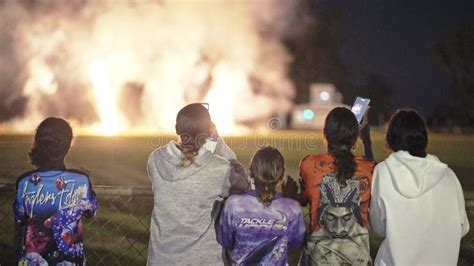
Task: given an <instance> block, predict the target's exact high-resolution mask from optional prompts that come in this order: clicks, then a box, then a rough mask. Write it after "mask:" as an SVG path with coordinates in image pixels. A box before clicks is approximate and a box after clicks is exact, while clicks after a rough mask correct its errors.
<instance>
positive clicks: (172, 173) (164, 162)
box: [152, 141, 212, 181]
mask: <svg viewBox="0 0 474 266" xmlns="http://www.w3.org/2000/svg"><path fill="white" fill-rule="evenodd" d="M152 156H153V157H152V158H153V161H154V164H155V166H156V168H157V171H158V173H159V174H160V176H161V178H162V179H164V180H167V181H179V180H183V179H186V178H188V177H190V176H192V175H194V174H196V173H197V172H199V171H201V170H202V168H203V167H200V166H201V165H202V163H204V162H205V161H206V160H209V159H210V157H212V154H211V153H210V152H209V151H208V150H206V149H205V148H204V147H201V149H200V150H199V152H198V155H197V156H196V157H195V161H194V162H195V163H194V164H191V165H189V166H186V167H183V166H181V158H182V156H183V153H182V152H181V150H179V149H178V147H177V146H176V141H171V142H169V143H168V144H166V145H165V146H162V147H160V148H159V149H157V150H156V151H155V152H154V153H153V155H152Z"/></svg>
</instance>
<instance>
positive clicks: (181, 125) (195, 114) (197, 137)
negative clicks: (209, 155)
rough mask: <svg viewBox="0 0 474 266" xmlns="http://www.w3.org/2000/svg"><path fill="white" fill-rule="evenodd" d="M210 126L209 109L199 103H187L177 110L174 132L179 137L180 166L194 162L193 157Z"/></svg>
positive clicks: (207, 134)
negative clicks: (181, 154)
mask: <svg viewBox="0 0 474 266" xmlns="http://www.w3.org/2000/svg"><path fill="white" fill-rule="evenodd" d="M212 126H213V124H212V121H211V116H210V115H209V111H208V110H207V109H206V108H205V107H204V106H203V105H202V104H200V103H193V104H189V105H187V106H185V107H183V108H182V109H181V110H180V111H179V112H178V115H177V117H176V133H177V134H178V135H179V137H180V142H179V143H178V145H177V146H178V149H180V150H181V152H182V153H183V156H182V158H181V166H188V165H191V164H194V163H195V161H194V160H195V157H196V156H197V155H198V152H199V149H200V148H201V146H202V145H204V143H206V140H207V137H209V134H210V131H211V128H212Z"/></svg>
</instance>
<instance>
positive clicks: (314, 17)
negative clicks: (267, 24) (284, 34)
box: [285, 0, 392, 124]
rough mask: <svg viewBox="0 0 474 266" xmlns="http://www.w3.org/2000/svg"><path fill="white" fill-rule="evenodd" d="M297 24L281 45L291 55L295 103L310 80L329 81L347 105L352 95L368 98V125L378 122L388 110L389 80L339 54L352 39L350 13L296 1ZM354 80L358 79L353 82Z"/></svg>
mask: <svg viewBox="0 0 474 266" xmlns="http://www.w3.org/2000/svg"><path fill="white" fill-rule="evenodd" d="M298 10H299V12H300V14H299V17H300V24H299V26H298V27H297V28H295V29H294V31H293V32H292V34H291V35H289V36H288V39H287V40H286V42H285V44H286V46H287V48H288V50H289V51H290V53H291V54H292V55H293V63H292V65H291V68H290V73H289V75H290V78H291V79H292V80H293V82H294V84H295V87H296V99H295V101H296V103H305V102H308V99H309V87H310V85H311V83H316V82H318V83H333V84H334V85H335V86H336V88H337V89H338V91H339V92H341V93H342V95H343V102H344V103H345V104H347V105H351V104H352V103H353V101H354V99H355V97H356V96H359V95H360V96H364V97H367V98H371V99H372V100H373V101H372V104H371V111H370V112H371V116H370V120H371V124H379V121H380V120H381V118H384V119H386V117H388V115H389V112H390V101H389V96H390V93H391V87H392V86H391V83H390V81H389V80H388V79H387V78H386V77H385V76H383V75H382V74H380V73H367V74H362V73H364V71H356V70H355V69H360V66H353V65H350V63H348V62H346V61H345V60H344V58H343V57H342V56H341V54H340V53H341V50H342V48H343V47H344V46H345V45H346V44H347V42H348V41H349V40H350V38H352V37H353V36H352V33H351V32H350V31H348V29H347V25H348V23H350V15H349V14H348V13H347V12H346V11H345V10H344V9H342V8H341V7H339V6H337V5H333V4H330V3H325V4H319V3H318V2H317V1H311V0H301V1H299V9H298ZM355 81H358V82H355Z"/></svg>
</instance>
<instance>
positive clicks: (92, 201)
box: [84, 181, 99, 218]
mask: <svg viewBox="0 0 474 266" xmlns="http://www.w3.org/2000/svg"><path fill="white" fill-rule="evenodd" d="M88 194H89V195H88V203H87V205H86V208H85V210H84V216H86V217H89V218H92V217H95V214H96V211H97V208H98V207H99V201H98V200H97V196H96V195H95V192H94V190H92V185H91V184H90V181H89V192H88Z"/></svg>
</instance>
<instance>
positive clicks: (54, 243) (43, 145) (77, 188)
mask: <svg viewBox="0 0 474 266" xmlns="http://www.w3.org/2000/svg"><path fill="white" fill-rule="evenodd" d="M71 141H72V129H71V127H70V126H69V124H68V123H67V122H66V121H65V120H63V119H61V118H56V117H49V118H47V119H45V120H44V121H43V122H42V123H41V124H40V125H39V126H38V129H37V130H36V135H35V140H34V144H33V148H32V149H31V151H30V153H29V157H30V160H31V164H33V165H34V166H36V167H37V169H36V170H33V171H30V172H27V173H24V174H22V175H21V176H20V177H19V178H18V180H17V184H16V198H15V202H14V204H13V212H14V214H15V220H16V223H17V224H19V225H20V226H21V228H22V231H23V235H22V250H21V254H20V258H19V263H18V264H19V265H85V256H84V246H83V243H82V233H83V225H82V217H83V216H86V217H93V216H94V215H95V211H96V209H97V199H96V197H95V194H94V191H92V187H91V183H90V180H89V177H88V175H87V174H86V173H84V172H81V171H78V170H70V169H66V166H65V165H64V157H65V156H66V155H67V153H68V151H69V148H70V146H71Z"/></svg>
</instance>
